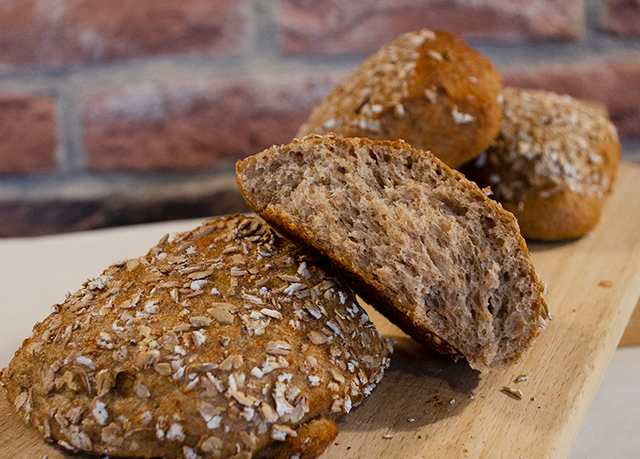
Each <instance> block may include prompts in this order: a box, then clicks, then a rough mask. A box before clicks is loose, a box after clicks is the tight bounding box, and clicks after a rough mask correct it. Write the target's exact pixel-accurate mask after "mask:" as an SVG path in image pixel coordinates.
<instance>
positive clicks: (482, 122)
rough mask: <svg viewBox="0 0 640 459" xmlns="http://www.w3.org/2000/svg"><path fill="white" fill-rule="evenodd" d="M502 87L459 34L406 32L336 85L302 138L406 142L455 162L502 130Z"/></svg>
mask: <svg viewBox="0 0 640 459" xmlns="http://www.w3.org/2000/svg"><path fill="white" fill-rule="evenodd" d="M501 91H502V80H501V77H500V74H499V73H498V71H497V70H496V68H495V67H494V66H493V64H491V62H490V61H489V60H488V59H487V58H485V57H484V56H483V55H482V54H480V53H479V52H477V51H475V50H474V49H472V48H470V47H469V46H467V44H466V43H464V41H462V39H460V38H459V37H457V36H456V35H453V34H451V33H448V32H440V31H438V32H432V31H430V30H420V31H417V32H411V33H406V34H404V35H401V36H400V37H399V38H398V39H396V40H395V41H394V42H392V43H389V44H387V45H385V46H383V47H382V48H381V49H380V51H378V52H377V53H376V54H374V55H372V56H371V57H369V58H368V59H367V60H366V61H365V62H364V63H363V64H362V65H361V66H360V67H359V68H358V69H356V70H355V71H354V72H353V73H352V74H350V75H349V76H347V77H345V78H344V79H343V80H342V81H341V82H340V83H339V84H338V85H337V86H336V87H335V88H333V90H332V91H331V92H330V93H329V94H328V95H327V97H326V98H325V99H324V101H323V102H322V103H321V104H320V105H319V106H317V107H316V108H315V109H314V110H313V113H312V114H311V116H310V118H309V120H308V121H307V122H306V123H305V124H303V125H302V127H301V128H300V130H299V131H298V137H303V136H305V135H308V134H314V133H315V134H326V133H328V132H333V133H335V134H336V135H338V136H340V137H367V138H370V139H378V140H380V139H388V140H398V139H403V140H405V141H406V142H408V143H409V144H410V145H412V146H413V147H415V148H419V149H423V150H430V151H431V152H432V153H433V154H434V155H436V156H437V157H438V158H440V159H441V160H442V161H444V162H445V163H446V164H447V165H449V166H451V167H458V166H460V165H462V164H464V163H465V162H467V161H468V160H470V159H471V158H473V157H474V156H476V155H477V154H478V153H479V152H480V151H482V150H483V149H484V148H486V147H487V145H489V143H490V142H491V141H492V140H493V138H494V137H495V136H496V134H497V133H498V130H499V129H500V119H501V118H502V113H501V111H500V106H499V104H498V97H499V95H500V93H501Z"/></svg>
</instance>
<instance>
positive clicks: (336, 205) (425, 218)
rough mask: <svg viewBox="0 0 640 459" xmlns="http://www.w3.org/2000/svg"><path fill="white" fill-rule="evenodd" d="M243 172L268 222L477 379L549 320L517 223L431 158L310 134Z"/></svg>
mask: <svg viewBox="0 0 640 459" xmlns="http://www.w3.org/2000/svg"><path fill="white" fill-rule="evenodd" d="M382 163H384V164H383V165H382V166H381V164H382ZM389 164H390V165H389ZM387 165H388V167H389V170H391V169H392V168H396V169H395V171H396V172H388V173H386V172H384V171H382V170H381V169H380V168H381V167H386V166H387ZM236 167H237V169H236V170H237V174H236V180H237V182H238V185H239V187H240V191H241V192H242V194H243V195H244V197H245V199H246V201H247V203H248V204H249V205H250V206H251V207H252V208H253V209H254V210H255V211H256V212H257V213H258V214H260V215H261V216H262V217H263V218H265V220H267V221H268V222H269V223H270V224H272V225H273V226H274V227H275V228H277V229H278V230H279V231H282V232H283V233H284V234H286V235H287V236H288V237H290V238H291V239H292V240H294V241H296V242H298V243H300V244H302V245H304V246H305V247H307V248H309V249H310V250H314V251H316V252H317V253H319V254H320V255H322V256H324V257H328V258H329V259H330V260H331V262H332V263H333V264H334V265H335V266H336V267H337V268H338V269H340V270H341V271H342V272H344V273H345V275H347V276H349V277H350V278H351V280H352V282H353V285H354V288H355V289H356V291H357V293H358V294H359V295H361V296H362V297H363V299H365V301H367V302H368V303H370V304H371V305H372V306H374V307H376V308H377V309H379V310H380V312H382V313H383V314H384V315H386V316H387V318H389V319H390V320H391V321H392V322H394V323H395V324H396V325H398V326H399V327H400V328H401V329H403V331H405V332H406V333H408V334H409V335H411V336H412V337H413V338H415V339H416V340H418V341H420V342H423V343H425V344H427V345H429V346H431V347H434V348H435V349H436V350H438V351H440V352H442V353H445V354H449V355H451V356H453V357H454V358H459V357H460V356H464V357H465V358H466V359H467V360H468V361H469V364H470V365H471V366H472V367H473V368H475V369H478V370H481V371H490V370H492V369H497V368H503V367H505V366H507V365H509V364H511V363H512V362H514V361H515V360H517V359H518V358H520V357H521V356H522V354H523V352H524V351H525V350H526V349H527V348H528V347H529V346H530V345H531V344H532V343H533V341H534V340H535V338H536V336H537V335H538V333H539V329H540V327H541V326H543V325H544V320H545V319H546V318H548V317H549V313H548V309H547V306H546V304H545V302H544V299H543V298H542V295H543V291H544V285H543V284H542V283H541V282H540V280H539V279H538V277H537V275H536V273H535V270H534V268H533V265H532V264H531V260H530V255H529V252H528V250H527V248H526V244H525V242H524V239H523V238H522V237H521V236H520V234H519V231H518V224H517V222H516V220H515V218H514V216H513V214H511V213H509V212H507V211H505V210H504V209H503V208H502V207H501V206H500V204H498V203H496V202H494V201H491V200H490V199H488V198H487V196H486V195H485V194H484V193H483V192H482V191H481V190H480V189H479V188H478V187H477V186H476V185H475V184H474V183H472V182H470V181H468V180H466V179H465V178H464V176H463V175H462V174H461V173H459V172H457V171H455V170H452V169H450V168H448V167H447V166H446V165H445V164H443V163H442V162H441V161H439V160H438V159H437V158H435V157H434V156H433V155H431V154H430V153H428V152H424V151H419V150H415V149H413V148H411V147H410V146H409V145H407V144H406V143H404V142H393V141H371V140H368V139H356V138H350V139H339V138H335V137H333V136H324V137H323V136H309V137H306V138H304V139H302V140H297V141H294V142H292V143H291V144H289V145H283V146H280V147H272V148H271V149H268V150H265V151H264V152H262V153H260V154H258V155H255V156H253V157H249V158H247V159H245V160H243V161H241V162H238V163H237V166H236ZM319 168H321V169H319ZM312 170H313V171H312ZM317 170H318V171H319V172H317V173H316V172H315V171H317ZM385 170H387V169H385ZM394 174H397V175H394ZM398 190H402V191H398ZM345 196H349V199H350V201H348V202H347V201H345V199H343V198H344V197H345ZM394 200H395V201H394ZM372 212H373V213H372ZM371 215H376V216H375V217H374V218H373V219H372V218H370V216H371ZM465 215H468V216H465ZM464 225H469V226H466V227H465V226H464ZM363 228H368V229H363ZM371 228H373V229H371ZM471 228H473V229H471ZM369 230H370V231H369ZM367 231H368V232H367ZM378 236H383V237H384V238H385V239H376V238H378ZM485 238H486V239H485ZM438 239H442V241H437V240H438ZM341 246H342V247H341ZM480 246H482V247H483V248H482V249H479V248H478V247H480ZM409 247H412V248H411V249H410V248H409ZM413 247H415V253H417V254H419V255H416V256H414V255H413V252H412V255H411V257H413V258H411V259H408V258H404V256H403V254H405V253H409V252H408V251H409V250H413ZM377 254H380V255H377ZM492 309H494V310H493V311H492ZM492 334H495V336H493V337H492Z"/></svg>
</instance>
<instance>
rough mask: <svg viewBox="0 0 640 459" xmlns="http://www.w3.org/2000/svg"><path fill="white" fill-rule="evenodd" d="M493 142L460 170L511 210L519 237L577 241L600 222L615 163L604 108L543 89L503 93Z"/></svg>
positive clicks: (615, 144)
mask: <svg viewBox="0 0 640 459" xmlns="http://www.w3.org/2000/svg"><path fill="white" fill-rule="evenodd" d="M502 109H503V112H504V119H503V120H502V127H501V129H500V133H499V134H498V136H497V138H496V139H495V141H494V142H493V143H492V144H491V145H490V146H489V147H488V148H487V149H486V151H484V152H482V153H481V154H480V155H479V156H478V157H477V158H476V159H475V160H474V161H472V162H470V163H469V164H467V165H465V166H464V167H462V168H461V171H462V172H463V173H464V174H465V175H467V177H468V178H469V179H471V180H474V181H475V182H477V183H478V185H480V186H481V187H486V186H491V189H492V190H493V192H494V197H495V199H496V200H497V201H499V202H501V203H502V205H503V206H504V207H505V208H506V209H508V210H510V211H511V212H513V213H514V214H515V216H516V218H517V219H518V223H519V224H520V230H521V232H522V235H523V236H524V237H526V238H531V239H542V240H558V239H567V238H575V237H579V236H582V235H584V234H586V233H587V232H589V231H590V230H591V229H593V228H594V227H595V226H596V224H597V223H598V221H599V220H600V214H601V213H602V204H603V201H604V199H605V197H606V195H607V194H608V193H609V191H610V189H611V185H612V183H613V180H614V178H615V175H616V170H617V166H618V161H619V160H620V153H621V148H620V141H619V140H618V135H617V132H616V129H615V127H614V126H613V124H612V123H611V122H610V121H609V120H608V117H607V114H606V109H604V108H602V107H601V106H599V105H597V104H594V103H593V102H584V101H579V100H576V99H574V98H572V97H570V96H566V95H558V94H554V93H552V92H547V91H534V90H524V89H516V88H507V89H505V91H504V95H503V101H502Z"/></svg>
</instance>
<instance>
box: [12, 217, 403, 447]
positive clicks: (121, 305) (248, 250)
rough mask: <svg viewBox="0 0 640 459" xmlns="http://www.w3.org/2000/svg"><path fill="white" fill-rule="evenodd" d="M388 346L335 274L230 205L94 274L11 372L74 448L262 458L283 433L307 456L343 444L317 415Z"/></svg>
mask: <svg viewBox="0 0 640 459" xmlns="http://www.w3.org/2000/svg"><path fill="white" fill-rule="evenodd" d="M390 352H391V344H390V343H389V342H388V341H387V340H385V339H383V338H381V337H380V335H379V334H378V333H377V331H376V329H375V327H374V325H373V324H372V323H371V322H370V321H369V320H368V317H367V315H366V313H365V312H364V311H363V310H362V309H361V308H360V307H359V306H358V305H357V303H356V298H355V295H354V294H353V293H352V292H351V290H349V289H348V288H347V287H346V286H345V285H344V284H343V283H342V282H341V281H340V280H339V279H338V278H336V277H333V276H330V275H328V274H327V273H326V272H325V271H323V270H322V269H320V268H319V267H318V266H317V265H316V264H314V263H313V261H312V259H311V258H309V257H308V256H306V255H305V254H304V253H303V252H301V250H300V249H299V248H298V247H297V246H295V245H294V244H293V243H291V242H289V241H287V240H285V239H283V238H282V237H280V236H278V235H277V234H276V233H274V231H273V230H272V229H271V228H269V227H268V226H267V225H266V224H264V222H262V221H261V220H259V219H258V218H249V217H244V216H232V217H227V218H220V219H212V220H209V221H207V222H205V223H204V224H203V225H202V226H200V227H198V228H195V229H194V230H193V231H188V232H186V233H178V234H170V235H167V236H165V238H163V239H162V240H161V241H160V242H159V243H158V245H156V246H155V247H153V248H152V249H151V250H150V251H149V252H148V254H147V255H145V256H143V257H140V258H136V259H131V260H126V261H124V262H121V263H117V264H115V265H113V266H111V267H110V268H108V269H107V270H105V271H104V272H103V273H102V275H100V276H99V277H97V278H95V279H93V280H90V281H87V282H86V283H85V285H84V286H83V287H82V288H81V289H80V290H78V291H77V292H76V293H74V294H72V295H70V296H69V297H68V298H67V299H66V301H64V303H62V304H60V305H55V306H54V311H53V313H52V314H51V315H50V316H48V317H47V318H46V319H45V320H44V321H43V322H42V323H40V324H37V325H36V326H35V327H34V329H33V335H32V336H31V337H30V338H28V339H26V340H25V341H24V343H23V345H22V347H21V348H20V349H19V350H18V351H17V352H16V355H15V357H14V358H13V360H12V361H11V363H10V364H9V366H8V367H7V368H6V369H4V370H3V371H2V375H1V379H2V383H3V385H4V387H5V389H6V391H7V394H8V397H9V399H10V400H11V402H12V403H14V405H15V407H16V409H17V411H18V412H19V413H20V414H21V415H22V416H23V417H24V419H25V420H26V421H27V422H29V423H31V424H32V425H34V426H35V427H37V428H38V430H39V431H40V432H41V433H42V434H43V436H44V437H45V438H47V439H51V440H54V441H57V442H58V443H59V444H60V445H61V446H63V447H65V448H67V449H70V450H73V451H78V450H82V451H87V452H91V453H96V454H106V455H109V456H136V457H165V458H177V457H181V458H182V457H184V458H186V459H192V458H219V457H235V458H249V457H251V456H252V455H253V453H255V452H257V451H259V450H260V449H261V448H263V447H264V446H266V445H269V444H271V443H276V444H277V445H279V447H274V448H271V449H270V451H271V452H275V453H276V455H278V454H280V455H282V454H286V453H287V451H289V452H293V453H295V454H298V455H299V456H301V457H302V456H305V455H306V454H307V453H310V454H313V455H316V454H320V452H321V451H322V450H323V449H324V448H325V447H326V446H327V445H328V444H329V443H330V442H331V441H333V438H335V435H336V434H337V430H336V428H335V425H334V424H333V422H332V421H330V420H328V419H324V418H319V417H321V416H327V417H335V416H338V415H341V414H343V413H345V412H348V411H349V410H350V409H351V408H352V407H353V406H355V405H357V404H358V403H360V402H361V401H362V399H363V398H364V397H365V396H366V395H368V394H369V393H370V392H371V390H372V389H373V387H374V386H375V385H376V383H377V382H378V381H380V378H381V377H382V374H383V371H384V369H385V368H386V367H387V365H388V364H389V358H388V355H389V353H390ZM308 421H311V423H310V424H308V425H307V424H306V423H307V422H308ZM294 438H295V439H294ZM305 457H306V456H305ZM314 457H315V456H314Z"/></svg>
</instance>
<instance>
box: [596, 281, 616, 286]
mask: <svg viewBox="0 0 640 459" xmlns="http://www.w3.org/2000/svg"><path fill="white" fill-rule="evenodd" d="M598 286H600V287H604V288H611V287H613V282H611V281H610V280H601V281H600V282H598Z"/></svg>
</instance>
